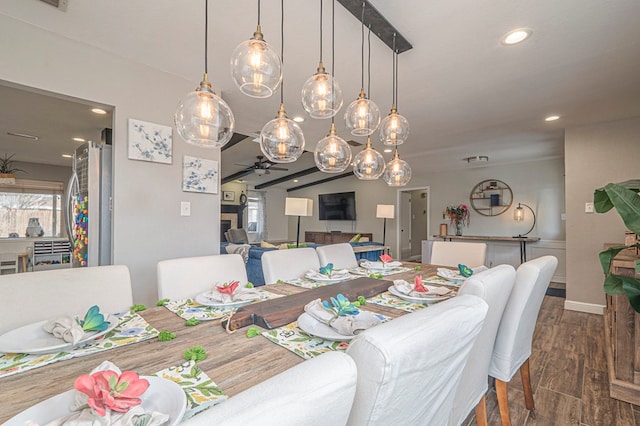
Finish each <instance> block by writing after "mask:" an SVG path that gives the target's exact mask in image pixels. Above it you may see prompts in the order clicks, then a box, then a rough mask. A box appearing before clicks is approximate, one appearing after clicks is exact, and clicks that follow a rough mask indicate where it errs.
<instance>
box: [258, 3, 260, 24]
mask: <svg viewBox="0 0 640 426" xmlns="http://www.w3.org/2000/svg"><path fill="white" fill-rule="evenodd" d="M258 26H260V0H258Z"/></svg>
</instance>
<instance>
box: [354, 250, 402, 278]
mask: <svg viewBox="0 0 640 426" xmlns="http://www.w3.org/2000/svg"><path fill="white" fill-rule="evenodd" d="M411 269H412V268H407V267H404V266H402V262H400V261H397V260H395V261H394V260H393V258H392V257H391V256H389V255H388V254H383V255H381V256H380V260H379V261H371V260H362V261H360V266H358V267H356V268H351V269H349V272H351V273H352V274H357V275H367V276H368V275H371V274H374V275H381V276H387V275H392V274H399V273H401V272H407V271H410V270H411Z"/></svg>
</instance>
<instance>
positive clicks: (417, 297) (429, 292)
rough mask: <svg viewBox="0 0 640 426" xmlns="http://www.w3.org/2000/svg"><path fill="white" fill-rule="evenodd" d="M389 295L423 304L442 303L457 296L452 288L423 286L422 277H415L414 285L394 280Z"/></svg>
mask: <svg viewBox="0 0 640 426" xmlns="http://www.w3.org/2000/svg"><path fill="white" fill-rule="evenodd" d="M389 293H391V294H392V295H394V296H396V297H399V298H401V299H403V300H406V301H407V302H411V303H422V304H429V303H435V302H440V301H442V300H446V299H449V298H450V297H453V296H455V292H453V290H451V289H450V288H447V287H439V286H430V285H426V284H423V282H422V276H421V275H417V276H416V277H414V279H413V283H410V282H408V281H405V280H394V281H393V285H392V286H391V287H389Z"/></svg>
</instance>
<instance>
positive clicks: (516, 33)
mask: <svg viewBox="0 0 640 426" xmlns="http://www.w3.org/2000/svg"><path fill="white" fill-rule="evenodd" d="M532 33H533V31H531V30H530V29H529V28H518V29H517V30H513V31H509V32H508V33H507V34H505V36H504V37H502V40H500V41H501V42H502V44H504V45H506V46H511V45H513V44H518V43H522V42H523V41H525V40H526V39H528V38H529V37H531V34H532Z"/></svg>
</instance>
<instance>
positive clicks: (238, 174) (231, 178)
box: [220, 168, 253, 185]
mask: <svg viewBox="0 0 640 426" xmlns="http://www.w3.org/2000/svg"><path fill="white" fill-rule="evenodd" d="M251 173H253V168H250V169H245V170H240V171H239V172H236V173H234V174H232V175H229V176H227V177H223V178H222V179H221V180H220V184H221V185H224V184H225V183H229V182H231V181H234V180H236V179H242V178H243V177H245V176H248V175H250V174H251Z"/></svg>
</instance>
